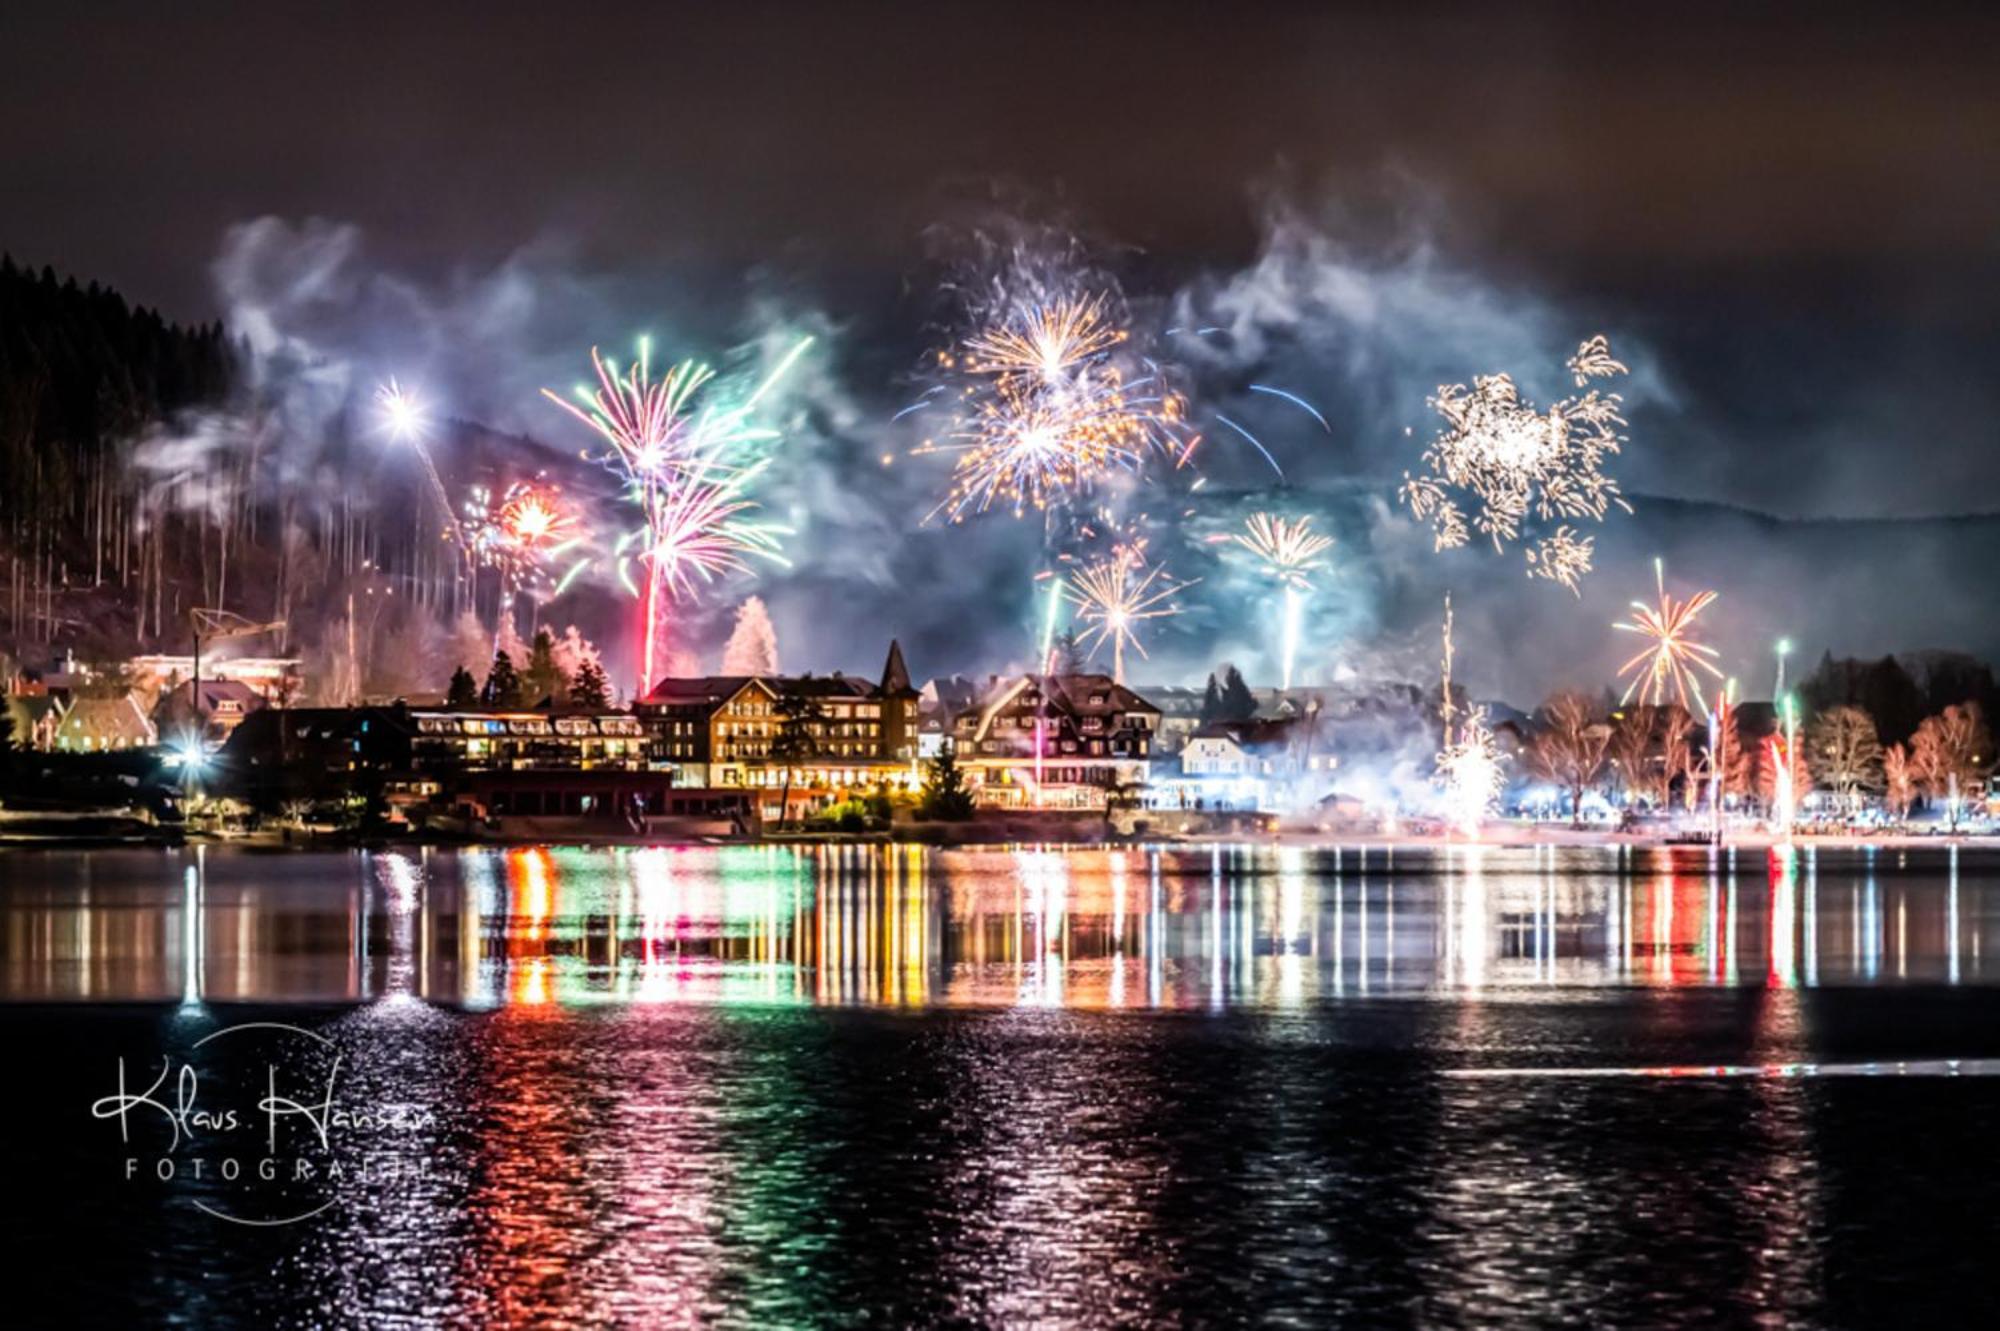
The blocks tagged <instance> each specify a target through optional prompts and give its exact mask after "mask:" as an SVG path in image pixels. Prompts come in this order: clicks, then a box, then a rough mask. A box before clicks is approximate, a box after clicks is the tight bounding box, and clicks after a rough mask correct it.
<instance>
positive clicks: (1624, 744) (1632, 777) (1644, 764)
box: [1604, 703, 1659, 801]
mask: <svg viewBox="0 0 2000 1331" xmlns="http://www.w3.org/2000/svg"><path fill="white" fill-rule="evenodd" d="M1658 719H1659V710H1658V709H1657V708H1654V707H1649V706H1647V705H1645V704H1643V703H1640V704H1635V705H1633V706H1631V707H1628V708H1626V709H1625V710H1624V711H1623V712H1621V713H1619V714H1618V715H1617V717H1616V718H1615V719H1614V720H1613V721H1612V723H1611V733H1610V735H1609V736H1608V738H1607V742H1606V744H1605V750H1604V752H1605V757H1606V758H1607V759H1608V760H1609V762H1610V765H1611V775H1612V778H1613V779H1614V780H1616V781H1617V783H1618V786H1619V788H1620V789H1621V790H1623V791H1624V792H1625V798H1626V799H1627V800H1628V801H1632V800H1639V799H1645V798H1648V797H1649V796H1650V795H1651V794H1652V790H1653V783H1652V778H1651V773H1652V765H1653V728H1654V725H1655V723H1656V722H1657V721H1658Z"/></svg>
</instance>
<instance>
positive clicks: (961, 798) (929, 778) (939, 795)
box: [917, 740, 973, 823]
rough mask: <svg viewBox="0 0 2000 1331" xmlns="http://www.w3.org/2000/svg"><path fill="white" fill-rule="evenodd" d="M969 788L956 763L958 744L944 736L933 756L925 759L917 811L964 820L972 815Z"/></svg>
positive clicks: (944, 819)
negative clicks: (920, 796)
mask: <svg viewBox="0 0 2000 1331" xmlns="http://www.w3.org/2000/svg"><path fill="white" fill-rule="evenodd" d="M972 809H973V803H972V792H971V791H970V790H967V789H966V787H965V773H964V772H963V771H961V770H960V768H959V765H958V747H957V746H956V745H955V744H953V743H952V742H951V741H950V740H946V741H945V742H944V744H943V745H942V746H941V747H940V748H939V749H938V751H937V753H936V755H935V756H933V757H931V758H929V759H926V760H925V763H924V785H923V795H922V798H921V799H920V800H919V801H918V804H917V811H918V813H920V814H921V815H922V816H923V817H925V818H930V819H935V820H938V821H940V822H953V823H957V822H964V821H965V820H966V819H967V818H970V817H972Z"/></svg>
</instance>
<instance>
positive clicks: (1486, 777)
mask: <svg viewBox="0 0 2000 1331" xmlns="http://www.w3.org/2000/svg"><path fill="white" fill-rule="evenodd" d="M1451 630H1452V613H1451V594H1450V593H1449V592H1447V593H1445V598H1444V634H1443V638H1444V655H1443V664H1442V669H1441V671H1440V677H1439V686H1438V697H1439V700H1440V701H1439V704H1438V706H1439V712H1440V719H1441V720H1442V721H1443V723H1444V725H1443V731H1444V734H1443V741H1444V743H1443V747H1442V748H1440V749H1439V750H1438V755H1437V760H1436V767H1437V774H1436V781H1437V784H1438V788H1439V789H1440V790H1442V791H1443V792H1444V801H1443V803H1444V816H1445V819H1446V821H1447V822H1448V823H1450V825H1451V826H1452V827H1455V828H1457V829H1458V830H1459V831H1461V832H1464V833H1465V834H1467V835H1468V836H1477V835H1478V833H1479V826H1480V824H1481V823H1483V822H1484V821H1485V820H1486V816H1487V815H1488V814H1490V813H1492V812H1493V810H1494V809H1496V808H1497V807H1499V804H1500V793H1501V791H1502V790H1503V789H1504V788H1505V770H1504V769H1505V764H1506V761H1507V759H1506V755H1504V754H1502V753H1501V752H1500V746H1499V744H1498V743H1496V742H1495V740H1494V738H1493V727H1492V726H1491V725H1490V724H1488V722H1487V719H1486V709H1485V708H1484V707H1472V708H1468V709H1467V710H1466V713H1465V719H1464V720H1463V721H1457V720H1456V718H1457V715H1458V705H1457V703H1456V702H1455V701H1454V700H1453V695H1452V691H1451V689H1452V685H1451V669H1452V662H1453V660H1454V659H1455V656H1456V646H1455V644H1454V642H1453V640H1452V633H1451Z"/></svg>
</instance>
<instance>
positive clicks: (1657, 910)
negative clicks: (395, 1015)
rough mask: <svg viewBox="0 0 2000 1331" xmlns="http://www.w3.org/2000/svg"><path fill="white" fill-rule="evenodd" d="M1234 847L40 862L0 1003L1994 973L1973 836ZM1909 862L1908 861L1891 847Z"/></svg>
mask: <svg viewBox="0 0 2000 1331" xmlns="http://www.w3.org/2000/svg"><path fill="white" fill-rule="evenodd" d="M1912 855H1913V852H1881V853H1879V854H1878V853H1876V852H1873V851H1867V850H1861V849H1856V850H1853V851H1845V850H1843V851H1842V852H1840V853H1839V854H1837V855H1833V854H1822V853H1820V852H1816V851H1812V850H1807V851H1792V850H1776V851H1772V852H1769V853H1768V855H1767V854H1765V853H1763V852H1755V853H1753V852H1745V853H1743V854H1742V855H1741V856H1740V857H1739V856H1737V855H1733V854H1724V855H1713V854H1710V853H1708V852H1706V851H1686V850H1664V849H1654V850H1645V849H1626V850H1610V851H1605V850H1596V849H1592V850H1560V849H1554V848H1549V847H1541V848H1524V849H1509V850H1501V849H1497V848H1480V847H1459V848H1451V849H1442V850H1439V849H1414V850H1413V849H1409V848H1400V849H1399V848H1386V847H1380V846H1374V847H1326V848H1312V849H1305V848H1299V847H1288V846H1275V847H1274V846H1250V845H1217V846H1201V847H1192V848H1190V847H1126V848H1116V849H1054V848H1040V847H1033V848H992V849H963V850H937V849H926V848H923V847H918V846H908V845H844V846H812V847H789V846H788V847H777V846H736V847H678V848H669V847H655V848H641V849H582V848H575V847H529V848H516V849H507V850H500V849H494V850H464V851H457V852H442V851H430V850H414V851H410V852H401V851H387V852H371V853H357V854H353V855H325V856H302V857H291V858H285V859H275V858H271V857H265V856H254V855H240V854H228V853H215V852H204V851H186V852H177V853H157V852H148V853H143V854H141V853H125V852H120V853H105V854H100V855H81V856H72V857H67V858H61V857H56V858H44V859H43V860H41V861H39V863H40V864H41V865H42V866H44V867H49V868H53V869H55V870H57V871H56V872H53V873H47V874H43V875H41V876H39V877H38V878H37V879H36V880H35V881H34V882H33V883H32V884H27V883H17V884H16V885H14V886H13V887H11V888H9V889H8V890H7V892H6V895H5V897H4V899H0V910H4V914H5V921H6V926H7V928H6V935H5V954H4V958H3V959H4V963H5V964H4V968H0V996H4V997H7V998H16V999H19V998H55V999H90V998H126V999H145V998H154V997H160V998H164V997H167V996H170V995H171V996H178V997H179V998H180V999H181V1000H182V1002H183V1003H184V1004H186V1005H199V1004H200V1003H202V1002H204V1001H245V1000H278V1001H288V1000H301V1001H340V1000H349V1001H369V1000H374V999H379V998H398V999H422V1000H426V1001H429V1002H433V1003H443V1004H450V1005H456V1006H462V1007H465V1008H469V1009H473V1010H485V1009H491V1008H497V1007H502V1006H511V1007H522V1008H536V1007H542V1006H553V1007H557V1008H576V1007H588V1006H593V1005H601V1004H656V1003H766V1004H818V1005H863V1006H883V1007H929V1006H939V1007H959V1006H977V1007H1008V1006H1039V1007H1066V1008H1173V1009H1207V1010H1223V1009H1229V1008H1238V1007H1249V1008H1270V1009H1286V1008H1293V1007H1297V1006H1300V1005H1302V1004H1307V1003H1312V1002H1318V1001H1324V1000H1337V999H1341V998H1345V997H1367V996H1382V995H1396V994H1420V993H1440V992H1446V993H1463V994H1485V993H1492V994H1499V995H1506V996H1509V997H1511V998H1517V999H1519V998H1532V997H1534V996H1535V995H1537V994H1549V993H1560V992H1567V991H1571V990H1576V989H1587V988H1590V987H1593V986H1657V987H1676V986H1745V985H1762V986H1767V987H1771V988H1776V989H1788V988H1793V987H1797V986H1807V987H1812V986H1818V985H1825V984H1838V985H1851V984H1873V983H1894V982H1909V981H1918V980H1922V981H1933V982H1940V983H1945V984H1961V983H1966V984H1980V983H1985V982H1987V981H1988V979H1989V976H1988V971H1987V968H1986V966H1985V961H1984V957H1985V954H1986V953H1987V951H1989V950H1990V945H1989V941H1988V940H1989V935H1990V934H1991V933H1992V932H1993V930H1994V927H1995V922H1996V918H2000V887H1996V881H1995V880H1994V878H1993V877H1992V875H1991V874H1990V873H1988V872H1986V871H1984V870H1981V871H1980V872H1977V873H1972V874H1968V875H1966V876H1965V878H1964V881H1961V872H1960V863H1959V853H1958V852H1957V851H1956V850H1949V851H1939V852H1934V853H1930V854H1928V855H1923V854H1917V855H1916V858H1915V860H1914V862H1913V861H1912ZM1891 856H1893V857H1894V863H1885V857H1891Z"/></svg>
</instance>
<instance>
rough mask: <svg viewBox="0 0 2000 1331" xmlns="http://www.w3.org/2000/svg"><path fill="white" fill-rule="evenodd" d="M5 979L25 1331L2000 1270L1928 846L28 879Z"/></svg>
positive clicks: (235, 859)
mask: <svg viewBox="0 0 2000 1331" xmlns="http://www.w3.org/2000/svg"><path fill="white" fill-rule="evenodd" d="M0 949H4V950H0V1000H5V1001H4V1002H0V1023H4V1031H0V1034H4V1037H5V1042H6V1043H5V1048H6V1050H7V1055H8V1060H9V1062H8V1069H9V1072H10V1076H9V1096H8V1099H9V1103H10V1111H11V1112H10V1113H9V1116H8V1118H9V1121H10V1124H11V1125H12V1126H11V1127H10V1134H11V1137H12V1141H11V1146H12V1149H11V1150H10V1151H9V1152H8V1158H9V1160H10V1162H11V1173H12V1177H11V1178H10V1180H9V1187H8V1188H7V1190H6V1192H7V1197H8V1201H7V1218H6V1222H5V1223H6V1231H5V1241H6V1248H7V1251H8V1252H9V1253H10V1254H11V1256H12V1265H13V1266H14V1268H15V1269H16V1270H17V1271H18V1272H20V1273H22V1278H21V1280H20V1281H19V1282H18V1283H19V1284H20V1285H21V1286H22V1287H23V1288H24V1290H25V1291H26V1292H25V1294H24V1296H23V1301H21V1302H18V1303H17V1304H16V1305H15V1306H16V1308H17V1312H21V1311H25V1312H26V1313H27V1315H28V1316H29V1317H30V1320H31V1321H32V1322H35V1323H44V1322H45V1323H49V1324H63V1325H75V1324H78V1323H88V1324H106V1325H109V1324H120V1325H127V1324H131V1323H132V1322H133V1321H135V1320H138V1321H142V1322H148V1323H150V1322H155V1321H159V1320H162V1319H167V1318H179V1319H181V1320H184V1321H188V1322H193V1323H199V1324H204V1325H209V1324H216V1325H228V1324H237V1325H254V1326H269V1325H324V1324H327V1323H329V1322H333V1323H361V1322H378V1321H400V1323H401V1324H411V1325H414V1324H430V1323H435V1322H450V1323H460V1324H470V1323H477V1322H528V1321H539V1320H546V1319H551V1318H568V1319H571V1320H574V1321H578V1322H585V1323H599V1324H603V1323H614V1324H615V1323H622V1324H633V1325H636V1324H674V1323H686V1322H693V1321H700V1322H716V1321H720V1322H733V1323H739V1324H756V1325H771V1324H801V1323H805V1324H824V1323H836V1324H849V1323H857V1322H868V1323H872V1324H878V1325H913V1324H934V1323H939V1322H953V1323H961V1324H964V1323H971V1324H1008V1325H1020V1324H1037V1323H1047V1324H1064V1323H1092V1324H1097V1323H1106V1322H1142V1323H1157V1322H1161V1321H1184V1322H1197V1323H1213V1322H1239V1321H1240V1322H1250V1321H1256V1322H1268V1321H1272V1320H1292V1321H1306V1322H1319V1321H1324V1320H1329V1319H1336V1318H1346V1319H1349V1320H1354V1321H1365V1322H1369V1323H1380V1322H1385V1321H1386V1322H1392V1323H1398V1322H1419V1323H1427V1324H1472V1323H1489V1322H1492V1321H1494V1320H1504V1319H1509V1318H1523V1319H1533V1320H1535V1321H1538V1322H1589V1323H1596V1324H1603V1323H1620V1324H1635V1323H1660V1322H1666V1321H1683V1320H1700V1321H1704V1322H1713V1321H1720V1322H1760V1323H1785V1324H1799V1323H1838V1324H1859V1323H1871V1322H1882V1321H1889V1320H1899V1321H1915V1320H1917V1319H1919V1318H1923V1317H1935V1316H1940V1315H1943V1316H1957V1317H1964V1316H1969V1315H1970V1314H1971V1313H1972V1312H1973V1311H1974V1310H1977V1309H1980V1308H1981V1307H1982V1306H1983V1298H1984V1290H1985V1283H1986V1280H1987V1278H1988V1275H1989V1268H1990V1263H1991V1254H1992V1252H1993V1251H1994V1243H1995V1240H1996V1239H2000V1221H1996V1220H1995V1219H1994V1218H1993V1206H1992V1204H1991V1197H1992V1193H1993V1185H1994V1184H1995V1183H1996V1181H2000V1168H1996V1167H2000V1076H1996V1075H1994V1074H1995V1073H2000V987H1996V982H1997V981H2000V955H1996V949H2000V859H1996V858H1995V857H1993V856H1991V855H1982V854H1980V853H1977V852H1973V851H1969V850H1968V851H1963V852H1961V851H1956V850H1953V849H1951V848H1949V847H1944V846H1940V847H1936V848H1924V849H1921V850H1910V851H1897V850H1889V849H1884V850H1880V851H1870V850H1868V849H1867V848H1864V847H1860V846H1856V847H1851V848H1849V847H1843V848H1841V849H1840V850H1839V851H1837V852H1835V851H1828V850H1821V851H1819V852H1817V853H1810V852H1805V851H1801V852H1799V853H1797V854H1796V855H1771V854H1767V853H1765V852H1762V851H1756V852H1751V851H1744V852H1741V853H1739V854H1737V855H1733V856H1732V855H1729V854H1722V855H1712V854H1711V853H1710V852H1708V851H1707V850H1705V849H1686V850H1674V851H1667V850H1646V849H1630V848H1628V849H1562V850H1551V849H1548V848H1541V849H1535V848H1507V849H1500V848H1492V849H1487V850H1483V851H1482V850H1479V849H1477V848H1457V849H1451V850H1445V849H1437V848H1431V849H1423V848H1398V849H1396V850H1394V851H1393V852H1392V851H1390V850H1388V849H1387V848H1384V847H1380V846H1373V847H1368V848H1366V849H1365V850H1364V849H1362V848H1359V847H1352V846H1350V847H1344V848H1339V849H1334V848H1326V849H1312V850H1301V849H1291V848H1275V847H1268V846H1254V847H1253V846H1241V847H1232V846H1223V847H1217V848H1209V847H1199V848H1193V847H1167V848H1160V849H1157V850H1154V849H1148V848H1129V849H1124V850H1101V849H1088V850H1072V851H1053V850H1032V849H1022V850H1010V849H997V848H996V849H976V850H975V849H965V850H945V851H938V850H925V849H921V848H915V847H856V846H846V847H821V848H793V847H744V848H715V849H711V848H688V849H639V850H622V849H621V850H589V849H571V848H549V849H526V850H509V851H460V852H442V851H412V852H408V853H402V852H395V853H354V854H325V855H298V854H294V855H260V854H255V853H232V852H217V851H213V850H211V851H206V852H201V851H194V850H186V851H143V852H122V851H121V852H91V853H81V852H48V853H32V852H17V853H12V854H8V855H4V856H0ZM121 1066H122V1069H123V1072H122V1075H123V1082H122V1083H121V1081H120V1077H121ZM163 1071H164V1073H165V1075H164V1076H162V1075H161V1074H162V1073H163ZM156 1078H158V1079H159V1080H158V1081H157V1083H156V1082H155V1079H156ZM121 1085H122V1090H121ZM329 1088H331V1089H329ZM121 1094H122V1095H123V1096H125V1097H126V1098H125V1099H124V1100H123V1101H120V1100H119V1099H118V1097H119V1096H120V1095H121ZM121 1108H122V1110H123V1112H122V1113H121V1112H120V1110H121ZM232 1116H233V1117H232ZM232 1166H233V1167H234V1168H235V1169H236V1170H237V1171H238V1172H237V1174H236V1175H235V1176H234V1177H225V1172H226V1171H227V1170H228V1169H229V1168H231V1167H232ZM260 1170H261V1171H263V1172H262V1174H260ZM302 1171H303V1172H302ZM8 1320H9V1321H10V1322H11V1321H13V1320H14V1317H13V1315H10V1317H9V1319H8Z"/></svg>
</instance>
